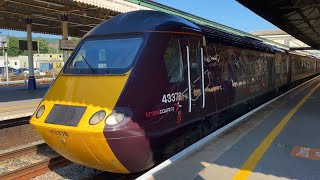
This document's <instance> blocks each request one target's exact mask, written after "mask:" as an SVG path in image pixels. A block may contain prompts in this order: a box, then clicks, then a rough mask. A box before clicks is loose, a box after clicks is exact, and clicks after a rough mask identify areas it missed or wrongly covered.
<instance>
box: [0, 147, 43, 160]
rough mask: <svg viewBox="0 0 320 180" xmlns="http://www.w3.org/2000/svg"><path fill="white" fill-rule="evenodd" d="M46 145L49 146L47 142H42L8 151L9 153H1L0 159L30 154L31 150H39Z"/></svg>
mask: <svg viewBox="0 0 320 180" xmlns="http://www.w3.org/2000/svg"><path fill="white" fill-rule="evenodd" d="M44 147H48V146H47V144H45V143H42V144H38V145H35V146H30V147H25V148H22V149H18V150H14V151H10V152H7V153H3V154H0V161H3V160H6V159H10V158H13V157H17V156H20V155H23V154H28V153H30V152H34V151H37V150H39V149H41V148H44Z"/></svg>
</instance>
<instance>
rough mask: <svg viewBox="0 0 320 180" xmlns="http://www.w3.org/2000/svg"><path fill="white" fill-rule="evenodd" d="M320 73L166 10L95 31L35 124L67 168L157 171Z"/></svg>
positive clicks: (312, 64)
mask: <svg viewBox="0 0 320 180" xmlns="http://www.w3.org/2000/svg"><path fill="white" fill-rule="evenodd" d="M319 72H320V61H319V60H318V59H316V58H313V57H307V56H301V55H297V54H292V53H290V52H288V51H285V50H283V49H280V48H277V47H274V46H271V45H268V44H265V43H263V42H261V41H259V40H257V39H253V38H249V37H245V36H239V35H235V34H232V33H228V32H225V31H223V30H219V29H215V28H211V27H208V26H206V25H201V24H196V23H194V22H190V21H188V20H186V19H183V18H181V17H178V16H174V15H170V14H166V13H163V12H157V11H147V10H143V11H135V12H129V13H125V14H121V15H118V16H116V17H113V18H111V19H109V20H107V21H105V22H103V23H101V24H100V25H98V26H97V27H95V28H94V29H92V30H91V31H90V32H88V33H87V34H86V35H85V36H84V37H83V38H82V40H81V41H80V43H79V44H78V46H77V48H76V49H75V50H74V52H73V54H72V55H71V56H70V58H69V59H68V61H67V62H66V64H65V65H64V67H63V69H62V70H61V73H60V74H59V76H58V77H57V79H56V80H55V82H54V83H53V85H52V86H51V87H50V89H49V91H48V93H47V94H46V95H45V97H44V98H43V100H42V102H41V103H40V104H39V107H38V109H37V110H36V112H35V114H34V115H33V116H32V118H31V120H30V123H31V125H32V126H33V127H34V128H35V130H36V131H37V132H38V133H39V134H40V135H41V136H42V138H43V139H44V140H45V142H46V143H47V144H48V145H49V146H50V147H52V148H53V149H54V150H55V151H57V152H58V153H59V154H61V155H62V156H64V157H66V158H67V159H69V160H71V161H73V162H75V163H79V164H82V165H85V166H89V167H92V168H96V169H100V170H104V171H110V172H117V173H132V172H138V171H142V170H145V169H148V168H150V167H152V166H153V165H154V164H155V163H157V162H159V161H161V160H162V159H163V158H166V157H169V156H170V155H172V154H173V153H175V152H177V151H179V150H181V149H183V148H184V147H186V146H188V145H190V144H191V143H193V142H195V141H197V140H198V139H200V138H202V137H204V136H206V135H207V134H209V133H210V132H213V131H214V130H216V129H218V128H220V127H221V126H223V125H225V124H227V123H229V122H230V121H232V119H234V118H235V117H237V116H240V115H242V114H244V113H246V112H248V111H249V110H250V109H252V108H254V107H255V106H258V105H259V104H261V103H263V102H266V101H268V100H270V99H271V98H273V97H274V96H276V95H278V94H280V93H282V92H284V91H286V90H287V89H289V88H291V87H292V86H294V85H295V84H297V83H301V82H302V81H305V80H306V79H307V78H311V77H313V76H315V75H317V74H318V73H319Z"/></svg>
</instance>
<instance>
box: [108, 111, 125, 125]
mask: <svg viewBox="0 0 320 180" xmlns="http://www.w3.org/2000/svg"><path fill="white" fill-rule="evenodd" d="M124 117H125V116H124V114H123V113H112V114H110V115H109V116H108V117H107V119H106V124H108V125H116V124H118V123H119V122H121V121H122V120H123V119H124Z"/></svg>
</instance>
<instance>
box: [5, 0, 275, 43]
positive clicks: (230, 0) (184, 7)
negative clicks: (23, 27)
mask: <svg viewBox="0 0 320 180" xmlns="http://www.w3.org/2000/svg"><path fill="white" fill-rule="evenodd" d="M155 1H156V2H158V3H161V4H164V5H167V6H170V7H173V8H176V9H179V10H181V11H185V12H188V13H190V14H193V15H196V16H199V17H202V18H205V19H208V20H211V21H214V22H217V23H220V24H223V25H227V26H229V27H232V28H235V29H239V30H242V31H245V32H253V31H256V30H270V29H277V27H276V26H274V25H272V24H271V23H269V22H268V21H266V20H264V19H263V18H261V17H260V16H258V15H256V14H255V13H253V12H252V11H251V10H249V9H247V8H246V7H244V6H242V5H241V4H240V3H238V2H237V1H236V0H155ZM0 31H2V33H3V34H5V35H7V34H9V35H14V36H19V37H25V36H26V33H25V32H18V31H7V30H0ZM33 37H45V38H60V36H52V35H45V34H37V33H34V34H33Z"/></svg>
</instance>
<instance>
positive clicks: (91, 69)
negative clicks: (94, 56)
mask: <svg viewBox="0 0 320 180" xmlns="http://www.w3.org/2000/svg"><path fill="white" fill-rule="evenodd" d="M80 56H81V57H82V59H83V60H84V62H86V64H87V65H88V67H89V69H90V71H91V72H93V68H92V67H91V66H90V64H89V63H88V61H87V60H86V58H84V57H83V55H82V53H80Z"/></svg>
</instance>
